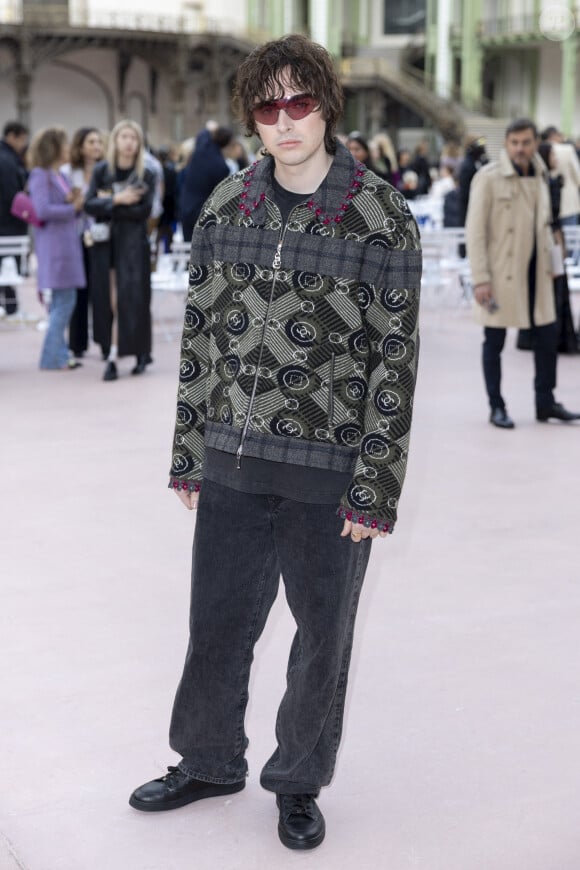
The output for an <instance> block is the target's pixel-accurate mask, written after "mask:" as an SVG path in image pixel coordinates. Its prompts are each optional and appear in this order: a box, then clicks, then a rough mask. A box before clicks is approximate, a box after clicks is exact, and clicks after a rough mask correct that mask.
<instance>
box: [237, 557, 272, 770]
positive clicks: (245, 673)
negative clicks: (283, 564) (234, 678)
mask: <svg viewBox="0 0 580 870" xmlns="http://www.w3.org/2000/svg"><path fill="white" fill-rule="evenodd" d="M265 587H266V572H265V571H264V573H263V574H262V577H261V579H260V582H259V584H258V594H257V600H256V607H255V609H254V615H253V617H252V623H251V627H250V630H249V632H248V637H247V644H246V649H245V652H244V657H243V660H242V668H241V672H240V676H241V677H242V678H243V685H244V686H247V684H248V680H249V671H250V653H251V650H252V648H253V645H254V643H253V642H254V636H255V634H256V624H257V622H258V616H259V614H260V610H261V608H262V604H263V600H264V589H265ZM245 694H246V695H247V694H248V693H247V690H246V693H245ZM237 717H238V723H237V726H236V737H235V744H234V745H235V748H236V752H235V755H238V754H239V752H240V751H241V749H242V747H243V739H242V737H243V733H244V700H243V693H242V695H241V697H240V701H239V704H238V713H237Z"/></svg>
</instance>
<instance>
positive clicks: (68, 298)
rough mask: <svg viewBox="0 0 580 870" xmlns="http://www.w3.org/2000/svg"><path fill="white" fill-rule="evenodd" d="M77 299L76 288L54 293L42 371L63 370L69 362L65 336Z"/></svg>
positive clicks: (41, 364) (41, 363)
mask: <svg viewBox="0 0 580 870" xmlns="http://www.w3.org/2000/svg"><path fill="white" fill-rule="evenodd" d="M76 298H77V291H76V287H75V288H72V289H71V288H69V289H67V290H53V291H52V298H51V301H50V310H49V317H48V329H47V330H46V334H45V336H44V343H43V345H42V352H41V355H40V368H41V369H62V368H64V367H65V366H66V364H67V362H68V359H69V351H68V345H67V343H66V340H65V337H64V334H65V330H66V328H67V326H68V324H69V321H70V319H71V315H72V313H73V311H74V307H75V304H76Z"/></svg>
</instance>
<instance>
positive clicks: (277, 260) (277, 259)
mask: <svg viewBox="0 0 580 870" xmlns="http://www.w3.org/2000/svg"><path fill="white" fill-rule="evenodd" d="M281 250H282V239H280V241H279V242H278V247H277V248H276V253H275V254H274V262H273V263H272V268H273V269H279V268H280V263H281V257H280V251H281Z"/></svg>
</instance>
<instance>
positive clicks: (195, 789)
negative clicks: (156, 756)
mask: <svg viewBox="0 0 580 870" xmlns="http://www.w3.org/2000/svg"><path fill="white" fill-rule="evenodd" d="M167 771H168V772H167V773H166V774H165V776H162V777H160V778H159V779H153V780H151V782H146V783H145V784H144V785H140V786H139V788H136V789H135V791H134V792H133V794H132V795H131V797H130V798H129V803H130V804H131V806H132V807H133V808H134V809H136V810H143V811H144V812H147V813H158V812H160V811H161V810H176V809H177V808H178V807H184V806H185V805H186V804H191V803H193V802H194V801H200V800H203V798H209V797H220V796H221V795H226V794H234V793H235V792H237V791H241V790H242V789H243V788H245V785H246V781H245V780H242V781H241V782H231V783H227V784H226V785H217V784H216V783H215V782H202V781H201V780H200V779H194V778H193V777H192V776H188V775H187V774H186V773H183V772H182V771H181V770H180V769H179V768H178V767H168V768H167Z"/></svg>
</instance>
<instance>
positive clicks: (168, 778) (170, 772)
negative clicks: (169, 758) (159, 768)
mask: <svg viewBox="0 0 580 870" xmlns="http://www.w3.org/2000/svg"><path fill="white" fill-rule="evenodd" d="M183 776H184V774H183V771H181V770H180V769H179V768H178V767H172V766H171V765H169V766H168V768H167V773H166V774H165V776H162V777H161V782H165V783H167V785H168V786H169V787H170V788H171V787H172V786H177V785H179V784H180V780H181V779H183Z"/></svg>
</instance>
